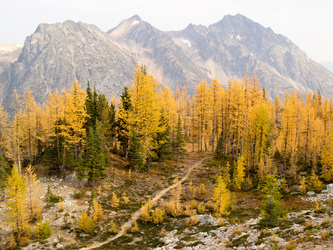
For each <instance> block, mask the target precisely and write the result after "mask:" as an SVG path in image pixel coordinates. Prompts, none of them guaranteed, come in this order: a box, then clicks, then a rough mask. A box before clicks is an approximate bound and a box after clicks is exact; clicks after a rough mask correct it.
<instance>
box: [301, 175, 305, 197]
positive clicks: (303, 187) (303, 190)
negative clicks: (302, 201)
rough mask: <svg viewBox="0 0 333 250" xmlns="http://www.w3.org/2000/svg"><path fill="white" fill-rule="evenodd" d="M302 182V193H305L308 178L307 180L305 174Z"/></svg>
mask: <svg viewBox="0 0 333 250" xmlns="http://www.w3.org/2000/svg"><path fill="white" fill-rule="evenodd" d="M300 184H301V194H305V193H306V180H305V177H304V176H302V178H301V181H300Z"/></svg>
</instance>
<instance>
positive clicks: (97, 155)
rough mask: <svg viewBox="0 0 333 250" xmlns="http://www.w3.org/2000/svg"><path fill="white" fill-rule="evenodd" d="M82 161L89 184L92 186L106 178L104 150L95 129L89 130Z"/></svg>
mask: <svg viewBox="0 0 333 250" xmlns="http://www.w3.org/2000/svg"><path fill="white" fill-rule="evenodd" d="M84 160H85V162H84V165H85V169H86V175H87V177H88V182H89V184H91V185H94V184H95V183H96V182H97V181H98V180H100V179H104V178H105V177H106V172H105V170H106V166H105V157H104V150H103V146H102V141H101V138H100V135H99V133H98V131H97V129H93V128H89V132H88V136H87V145H86V151H85V152H84Z"/></svg>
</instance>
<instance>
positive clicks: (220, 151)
mask: <svg viewBox="0 0 333 250" xmlns="http://www.w3.org/2000/svg"><path fill="white" fill-rule="evenodd" d="M224 156H225V155H224V143H223V134H222V132H221V136H220V138H219V139H218V142H217V146H216V149H215V157H216V159H218V160H221V159H222V158H223V157H224Z"/></svg>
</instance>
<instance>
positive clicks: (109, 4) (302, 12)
mask: <svg viewBox="0 0 333 250" xmlns="http://www.w3.org/2000/svg"><path fill="white" fill-rule="evenodd" d="M0 6H1V9H2V11H1V15H0V43H10V44H13V43H24V40H25V38H26V37H27V36H29V35H31V34H32V33H33V32H34V31H35V30H36V28H37V26H38V24H40V23H56V22H63V21H66V20H74V21H76V22H78V21H81V22H84V23H89V24H95V25H96V26H98V27H99V28H100V29H101V30H103V31H107V30H109V29H111V28H113V27H115V26H117V25H118V24H119V23H120V22H121V21H122V20H124V19H128V18H130V17H131V16H133V15H135V14H138V15H139V16H140V17H141V19H143V20H144V21H147V22H149V23H150V24H151V25H153V26H155V27H156V28H158V29H160V30H163V31H170V30H182V29H184V28H186V27H187V25H188V24H189V23H192V24H202V25H205V26H209V25H210V24H213V23H216V22H218V21H219V20H221V19H222V18H223V16H225V15H228V14H230V15H235V14H237V13H240V14H242V15H244V16H246V17H248V18H250V19H252V20H253V21H255V22H258V23H260V24H261V25H263V26H264V27H270V28H272V29H273V31H274V32H275V33H277V34H282V35H284V36H286V37H288V38H289V39H290V40H291V41H292V42H294V43H295V44H296V45H297V46H298V47H299V48H300V49H302V50H303V51H304V52H305V53H306V54H307V55H308V56H309V57H310V58H312V59H314V60H315V61H317V62H325V61H330V62H333V1H332V0H162V1H161V0H0Z"/></svg>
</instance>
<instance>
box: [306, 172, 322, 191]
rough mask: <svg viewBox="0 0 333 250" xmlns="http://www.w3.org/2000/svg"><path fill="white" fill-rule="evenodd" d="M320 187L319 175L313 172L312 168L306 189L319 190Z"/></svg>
mask: <svg viewBox="0 0 333 250" xmlns="http://www.w3.org/2000/svg"><path fill="white" fill-rule="evenodd" d="M322 189H323V183H322V182H321V181H320V180H319V177H318V175H316V174H315V172H314V170H312V174H311V176H310V179H309V181H308V190H311V191H315V192H320V191H321V190H322Z"/></svg>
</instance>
